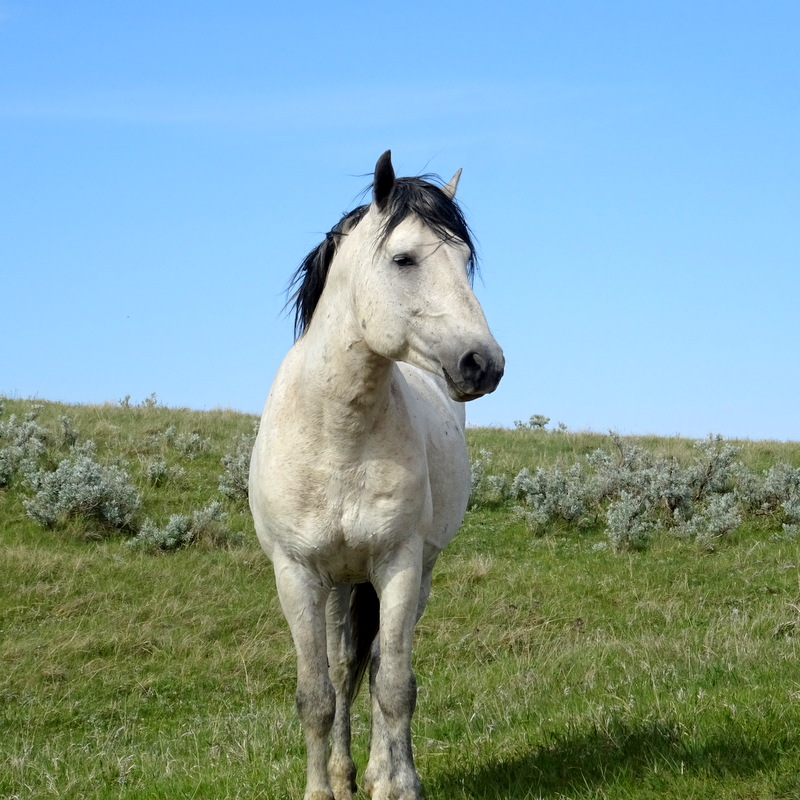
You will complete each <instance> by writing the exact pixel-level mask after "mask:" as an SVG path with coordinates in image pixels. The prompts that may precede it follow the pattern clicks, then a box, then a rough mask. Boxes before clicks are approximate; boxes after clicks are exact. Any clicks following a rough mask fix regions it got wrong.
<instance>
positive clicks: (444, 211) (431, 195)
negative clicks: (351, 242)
mask: <svg viewBox="0 0 800 800" xmlns="http://www.w3.org/2000/svg"><path fill="white" fill-rule="evenodd" d="M435 177H436V176H431V175H424V176H422V177H419V178H398V179H397V181H396V182H395V185H394V188H393V189H392V193H391V194H390V195H389V199H388V201H387V203H386V208H385V209H384V215H385V220H384V222H383V224H382V226H381V242H385V241H386V240H387V239H388V238H389V236H390V235H391V233H392V231H393V230H394V229H395V228H397V226H398V225H399V224H400V223H401V222H402V221H403V220H404V219H406V217H408V216H411V215H414V216H416V217H419V219H420V220H422V222H423V223H425V224H426V225H427V226H428V227H429V228H431V229H432V230H433V231H434V232H435V233H436V234H437V235H438V236H439V237H441V238H442V239H444V240H446V241H447V240H450V239H457V240H458V241H460V242H463V244H465V245H466V246H467V247H468V248H469V252H470V259H469V263H468V265H467V269H468V272H469V277H470V279H472V277H473V276H474V273H475V270H476V269H477V258H476V254H475V246H474V244H473V241H472V240H473V237H472V231H471V230H470V228H469V225H468V224H467V221H466V219H465V218H464V214H463V212H462V211H461V208H460V207H459V205H458V203H456V202H455V200H453V199H452V198H451V197H450V196H449V195H448V194H447V193H446V192H445V191H444V190H443V189H442V188H441V187H440V186H437V185H435V184H433V183H430V182H429V180H428V179H429V178H435Z"/></svg>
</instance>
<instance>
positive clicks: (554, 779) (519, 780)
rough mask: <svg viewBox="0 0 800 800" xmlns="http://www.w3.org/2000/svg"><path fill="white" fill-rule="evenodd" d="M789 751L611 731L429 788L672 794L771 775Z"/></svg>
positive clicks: (734, 737) (728, 737) (746, 739)
mask: <svg viewBox="0 0 800 800" xmlns="http://www.w3.org/2000/svg"><path fill="white" fill-rule="evenodd" d="M781 750H783V752H785V748H779V747H775V742H774V741H773V742H771V741H770V740H769V737H763V738H761V739H759V737H758V735H757V732H755V731H752V732H749V734H747V733H745V732H743V731H738V730H737V731H729V732H727V731H726V732H724V733H723V734H722V735H720V737H719V738H716V739H708V738H705V739H704V740H702V741H695V740H693V738H692V737H691V736H690V735H689V733H688V732H687V731H686V730H685V729H683V728H682V727H681V726H680V725H678V724H670V723H649V724H642V725H639V726H627V725H622V724H617V725H615V726H614V728H613V729H611V730H602V731H600V730H594V731H591V732H589V733H585V732H572V733H570V732H568V733H565V734H564V735H562V736H559V737H557V738H555V739H553V740H552V741H550V742H547V743H545V744H543V745H542V746H540V747H537V748H535V749H533V750H531V751H530V752H528V753H524V754H522V755H520V756H518V757H516V758H512V759H508V760H503V761H498V762H495V763H488V764H482V765H479V766H476V767H474V768H472V769H469V768H468V769H467V770H464V769H463V768H462V769H457V768H455V766H454V767H453V768H452V769H450V770H447V771H445V772H444V773H443V774H441V775H439V776H438V777H437V776H429V780H427V781H426V782H425V783H426V789H427V790H428V792H429V794H430V796H432V797H448V798H450V797H452V798H475V800H501V798H502V800H509V798H514V800H525V798H551V797H553V798H555V797H563V796H570V797H571V796H574V795H573V793H575V792H579V793H586V795H587V796H594V795H593V794H592V791H593V790H595V789H597V788H601V787H602V786H605V785H609V784H613V783H618V782H621V783H623V784H624V783H626V782H628V781H630V782H631V784H636V785H639V786H640V787H644V786H647V787H648V788H649V789H650V790H652V791H656V790H658V789H659V788H662V789H664V790H665V791H667V790H668V787H669V786H670V785H671V786H673V787H674V785H675V781H676V780H680V779H681V776H693V775H694V776H705V778H706V779H707V780H708V781H709V782H711V783H713V782H714V781H715V780H721V779H724V778H733V779H737V778H739V779H742V778H747V777H748V776H752V775H757V774H759V773H762V772H765V771H769V770H770V768H771V767H773V766H774V765H775V764H776V762H777V761H778V760H779V759H780V752H781ZM575 796H577V795H575ZM778 796H781V797H782V795H780V793H779V795H778ZM787 797H788V795H787Z"/></svg>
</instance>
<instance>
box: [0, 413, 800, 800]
mask: <svg viewBox="0 0 800 800" xmlns="http://www.w3.org/2000/svg"><path fill="white" fill-rule="evenodd" d="M40 405H41V408H33V406H34V404H32V403H30V402H28V401H14V400H5V401H3V411H2V413H0V425H1V426H2V427H0V452H2V455H0V479H1V482H2V485H0V548H1V549H0V552H2V562H1V565H0V566H1V567H2V568H1V569H0V664H2V672H1V673H0V797H2V798H9V800H10V798H48V797H53V798H56V797H58V798H72V797H74V798H136V799H137V800H141V799H142V798H145V799H149V798H175V797H192V798H198V799H201V798H283V797H287V798H288V797H301V796H302V791H303V785H304V775H303V769H304V756H303V742H302V736H301V733H300V729H299V724H298V722H297V718H296V714H295V711H294V701H293V693H294V652H293V649H292V646H291V641H290V637H289V633H288V629H287V627H286V625H285V623H284V621H283V617H282V615H281V612H280V608H279V606H278V602H277V599H276V596H275V590H274V582H273V578H272V573H271V568H270V565H269V562H268V561H267V559H266V558H265V557H264V556H263V555H262V554H261V552H260V550H259V549H258V546H257V543H256V542H255V536H254V533H253V530H252V523H251V521H250V519H249V515H248V513H247V510H246V500H245V499H244V497H243V496H242V495H241V494H237V491H236V487H237V485H238V481H239V479H240V476H239V473H238V471H237V470H239V468H240V466H241V464H240V463H239V462H240V461H241V459H240V458H238V456H237V444H240V443H242V442H246V441H247V438H248V436H249V435H251V434H252V430H253V426H254V423H255V422H256V420H255V418H253V417H250V416H246V415H241V414H236V413H233V412H228V411H213V412H192V411H186V410H176V409H168V408H163V407H160V406H158V404H157V403H155V401H154V400H152V401H150V402H148V403H145V404H144V405H143V406H127V405H119V406H101V407H90V406H63V405H59V404H55V403H43V404H40ZM26 415H27V417H28V419H27V421H26ZM25 425H27V426H28V427H27V428H24V426H25ZM23 428H24V430H23ZM37 429H38V430H37ZM88 441H92V442H93V443H94V447H93V448H91V447H88V446H87V445H86V443H87V442H88ZM469 443H470V449H471V453H472V455H473V459H474V461H475V463H476V464H478V463H480V464H482V465H483V472H482V473H481V474H477V472H478V471H476V475H475V482H476V493H475V497H474V504H473V508H472V509H471V510H470V511H469V513H468V515H467V519H466V521H465V524H464V526H463V528H462V530H461V532H460V533H459V535H458V536H457V537H456V539H455V541H454V542H453V544H452V545H451V546H450V547H449V548H448V550H446V551H445V553H444V555H443V556H442V558H441V560H440V564H439V567H438V570H437V573H436V576H435V582H434V589H433V594H432V599H431V603H430V605H429V607H428V610H427V611H426V614H425V616H424V617H423V619H422V620H421V622H420V624H419V626H418V635H417V641H416V648H415V654H414V658H415V670H416V672H417V678H418V682H419V686H420V689H419V701H418V705H417V712H416V715H415V719H414V726H413V734H414V743H415V748H416V757H417V766H418V769H419V772H420V774H421V777H422V780H423V784H424V786H425V790H426V796H427V797H428V798H429V800H437V799H438V798H441V799H442V800H444V798H447V800H454V799H455V800H458V799H459V798H479V799H480V800H484V799H485V800H489V799H490V798H491V799H492V800H495V799H496V800H501V798H502V799H503V800H505V799H506V798H520V799H522V798H531V799H532V798H581V799H583V798H586V799H587V800H588V799H589V798H604V799H607V800H623V799H624V800H628V799H630V800H633V798H636V800H643V799H647V798H653V799H655V798H659V799H660V798H663V797H670V798H678V800H680V799H681V798H686V800H688V799H689V798H692V800H697V799H698V798H709V800H711V798H714V800H734V799H735V800H767V799H769V800H792V799H795V800H796V798H800V768H799V766H800V734H799V733H798V732H799V731H800V666H799V665H798V650H799V649H800V648H798V641H800V572H799V571H798V564H800V536H798V535H797V525H796V524H795V523H794V521H793V520H794V518H793V517H792V513H793V508H794V506H792V505H791V503H792V502H793V500H792V498H793V497H794V495H787V496H786V497H784V496H782V495H777V494H775V493H774V492H773V495H770V494H769V492H770V491H772V489H770V486H772V484H770V483H769V480H770V477H769V476H773V477H774V480H773V484H774V483H775V482H776V481H777V479H778V478H779V477H781V476H783V477H782V480H783V484H781V485H782V486H783V487H784V490H785V491H793V490H791V485H792V484H791V481H792V480H793V479H794V478H793V476H795V475H796V473H795V472H793V470H798V468H800V444H798V443H783V444H779V443H774V442H743V443H733V444H735V445H736V446H737V447H738V449H737V450H736V453H735V457H734V456H731V459H730V460H729V461H727V462H726V461H725V459H726V458H728V456H725V455H723V454H724V452H725V447H727V446H728V445H729V444H731V443H720V442H716V441H710V442H709V443H707V447H706V448H705V449H703V448H702V447H701V448H700V449H698V448H697V446H696V445H694V444H693V443H692V442H689V441H686V440H681V439H652V438H649V439H638V440H631V439H616V440H615V439H614V438H613V437H609V436H601V435H598V434H584V433H569V432H550V431H541V430H531V429H520V430H494V429H492V430H489V429H475V430H470V431H469ZM76 448H77V449H76ZM240 449H241V448H240ZM598 450H602V451H604V452H606V453H608V454H609V459H608V460H603V459H598V457H594V456H592V454H593V453H597V452H598ZM715 454H716V455H715ZM587 456H588V457H590V459H592V458H593V459H594V461H592V463H593V464H594V465H595V466H593V467H591V468H588V467H584V466H580V469H581V470H584V471H581V472H574V471H573V472H570V469H571V468H573V466H574V465H585V464H587V463H589V462H588V461H587ZM3 459H5V460H3ZM223 459H225V463H223ZM237 459H238V460H237ZM626 459H627V462H626ZM703 459H705V460H703ZM715 459H716V460H715ZM626 463H629V465H630V470H629V471H628V472H626V473H623V471H622V469H621V468H622V466H624V465H625V464H626ZM62 464H65V466H64V467H61V466H60V465H62ZM779 464H783V465H784V468H783V471H781V470H778V469H777V465H779ZM4 465H5V466H4ZM597 465H599V466H597ZM648 465H649V466H648ZM704 465H705V466H708V465H711V467H709V469H712V467H713V469H714V470H716V472H714V473H713V475H714V476H716V477H715V478H714V479H715V480H716V479H719V480H718V482H717V484H716V485H717V489H715V490H714V491H712V492H711V493H710V494H709V495H708V496H706V495H704V494H703V493H704V492H706V489H705V488H704V487H703V486H701V485H699V484H698V483H697V481H701V480H702V478H698V476H699V475H701V473H702V469H701V468H704ZM737 465H738V466H737ZM95 468H96V469H95ZM59 469H61V470H62V473H63V475H65V476H66V478H67V479H70V480H71V479H73V478H74V479H75V480H74V481H73V484H79V483H80V480H79V479H80V478H81V476H83V483H84V484H92V485H93V486H95V485H96V486H99V487H100V489H102V488H103V487H104V486H106V485H110V486H112V487H116V488H117V489H118V490H119V491H120V492H122V488H121V487H122V486H123V485H124V486H126V487H132V490H133V491H134V492H135V494H136V497H135V498H133V499H132V496H130V495H128V496H127V497H128V500H127V501H125V502H128V505H127V506H125V505H124V503H123V500H121V499H119V498H117V500H118V501H119V502H118V503H117V505H116V506H114V508H112V509H111V511H108V513H107V516H103V514H101V513H99V512H98V511H97V505H95V506H92V505H91V503H87V504H85V505H84V506H82V507H80V509H79V510H78V511H75V512H73V511H71V510H70V509H71V508H73V506H70V504H69V503H68V502H67V501H66V499H65V498H66V496H67V494H68V491H67V489H69V491H77V490H75V487H74V485H73V484H69V483H68V482H67V483H63V484H60V485H59V486H60V487H61V489H60V494H59V493H58V492H56V490H55V488H54V486H55V483H54V480H55V479H53V478H50V477H48V476H50V475H54V474H55V473H56V472H57V471H58V470H59ZM523 469H526V470H528V473H529V475H530V476H531V480H534V479H536V480H539V483H538V484H536V485H537V486H545V487H549V488H547V492H549V493H550V494H549V496H548V497H547V498H545V499H546V500H547V502H548V503H550V505H546V504H544V505H543V500H542V498H543V497H544V495H538V494H536V492H534V491H533V490H530V491H529V492H528V493H527V494H526V492H525V490H524V487H523V490H520V488H519V487H520V486H521V485H522V483H521V482H520V481H516V485H517V488H516V489H514V490H512V485H513V484H515V478H518V476H519V473H520V471H521V470H523ZM576 469H577V468H576ZM665 469H666V470H667V472H668V473H669V475H670V476H672V477H671V478H670V480H672V479H673V478H674V479H675V480H673V482H672V483H669V486H674V485H680V486H683V487H684V488H685V489H686V491H687V492H690V493H691V494H692V498H694V494H697V497H696V498H694V499H693V502H695V500H696V503H697V506H696V507H694V506H692V507H691V508H689V506H686V507H685V508H684V507H683V506H681V508H684V512H683V513H684V515H686V514H690V515H692V514H693V515H694V516H693V517H692V519H694V523H693V525H690V524H686V525H684V524H683V522H681V521H680V520H679V519H678V521H677V522H676V521H675V520H676V519H677V517H676V518H675V519H673V518H672V517H670V516H669V513H671V512H672V511H673V510H674V509H673V508H672V507H671V506H670V505H669V502H667V500H669V498H667V500H664V503H662V502H661V501H662V500H663V498H660V496H659V498H660V499H657V500H656V501H654V502H653V504H652V505H647V504H646V503H648V502H650V501H649V500H646V502H645V501H644V500H643V501H642V502H644V503H645V505H643V506H642V508H644V509H645V511H646V514H644V516H642V517H641V519H645V518H646V520H647V522H648V525H651V523H652V525H651V527H649V528H648V536H647V538H646V546H631V545H632V544H634V542H633V540H631V541H626V540H624V539H622V540H616V539H612V538H610V537H609V525H608V524H607V518H611V519H612V522H613V521H614V520H615V519H616V517H613V515H611V517H609V515H608V509H609V507H611V508H614V507H615V506H614V504H615V503H616V504H617V507H619V508H621V507H623V506H624V504H625V502H627V501H628V500H630V499H631V498H632V497H635V496H636V486H637V485H638V484H636V483H635V481H634V480H633V479H632V478H631V477H630V476H631V475H635V476H640V475H641V476H645V477H642V479H641V485H642V486H647V487H649V488H648V489H647V491H651V489H652V487H653V486H654V485H656V484H657V485H659V486H660V485H661V483H659V481H660V480H661V478H658V476H660V475H662V474H666V473H664V470H665ZM81 470H82V471H81ZM93 470H95V471H93ZM537 470H538V471H537ZM604 470H605V471H604ZM612 470H613V475H615V476H616V477H617V478H619V479H620V480H623V481H627V482H626V483H624V486H623V489H621V490H620V492H619V493H618V495H613V496H612V495H611V494H604V495H600V494H597V493H595V494H594V495H592V494H590V493H587V492H583V494H581V502H582V503H583V507H582V510H581V514H580V515H577V516H575V517H574V518H571V519H570V518H568V517H569V515H568V514H566V512H565V511H564V509H563V508H561V506H559V502H560V499H563V498H566V497H572V496H573V495H571V494H569V493H570V492H573V493H574V492H575V491H578V489H580V487H576V486H574V485H570V484H569V480H576V479H579V480H580V481H582V482H583V484H585V486H588V485H590V484H591V485H592V486H593V487H595V489H596V484H597V480H598V476H600V477H601V478H603V479H604V480H605V479H606V478H608V476H609V475H611V474H612ZM725 470H728V471H727V472H725ZM709 474H711V473H709ZM570 476H572V478H570ZM576 476H577V478H576ZM654 476H655V477H654ZM720 476H721V477H720ZM657 478H658V479H657ZM561 479H563V480H561ZM638 479H639V478H638V477H637V480H638ZM756 479H757V480H756ZM115 481H116V483H115ZM559 481H561V482H559ZM648 481H649V483H648ZM692 481H695V482H694V483H693V482H692ZM104 482H105V483H104ZM221 482H222V486H223V489H224V491H222V490H221V489H220V483H221ZM711 482H712V483H713V481H711ZM723 484H725V486H723ZM604 485H606V484H604ZM664 485H667V484H664ZM556 486H558V487H561V488H559V489H558V490H556V489H553V487H556ZM65 487H67V488H65ZM786 487H789V488H786ZM37 491H38V492H39V493H40V499H39V501H38V502H39V505H38V506H37V505H36V497H37ZM515 491H516V494H514V492H515ZM643 491H644V490H643ZM709 491H710V490H709ZM48 492H49V494H48ZM558 492H561V493H562V494H561V495H558ZM623 492H624V493H625V494H624V495H623V494H622V493H623ZM101 494H102V493H101ZM727 494H729V495H730V496H731V497H733V498H735V502H736V507H735V509H736V512H737V513H738V514H739V517H737V520H738V524H737V525H736V526H735V527H734V528H729V529H725V530H722V529H720V532H718V533H715V534H714V535H713V536H712V535H705V534H704V533H703V532H702V531H700V530H699V524H700V523H701V522H702V521H703V520H709V521H710V522H709V524H711V523H712V522H713V521H714V519H716V518H715V517H713V515H711V512H709V511H708V509H709V508H711V507H712V506H713V503H715V502H716V500H717V499H718V498H719V497H721V496H726V495H727ZM99 496H100V495H93V497H95V499H96V498H97V497H99ZM687 496H688V495H687ZM81 497H83V498H84V499H85V496H84V495H80V496H79V497H78V499H80V498H81ZM103 497H105V500H104V501H103V502H106V503H107V505H108V503H110V501H109V500H108V497H107V496H106V495H103ZM120 497H123V495H122V494H120ZM642 497H645V499H646V497H649V495H647V496H646V495H645V494H642ZM598 498H599V499H598ZM620 498H622V499H620ZM625 498H627V500H626V499H625ZM26 501H27V503H28V505H27V506H26V504H25V503H26ZM31 501H34V502H33V505H31ZM551 501H552V502H551ZM76 502H77V501H76ZM98 502H99V501H98ZM214 502H216V503H217V504H218V505H216V506H215V509H216V511H215V513H214V514H213V515H211V516H213V519H211V522H210V523H209V522H208V519H210V518H211V517H208V519H206V523H207V524H204V525H201V524H200V523H199V522H198V521H197V519H198V518H197V512H198V511H200V510H202V509H207V508H208V507H209V505H210V504H211V503H214ZM670 502H671V501H670ZM47 503H50V506H48V505H47ZM58 503H60V505H58ZM593 504H594V505H593ZM55 505H58V507H57V508H55V507H54V506H55ZM562 505H564V504H563V503H562ZM701 506H702V508H701ZM51 507H52V508H53V509H54V510H53V512H52V514H50V513H49V512H50V510H51ZM545 507H546V509H551V510H552V509H555V511H553V516H552V519H551V518H546V517H545V516H543V514H544V511H543V509H545ZM75 508H78V506H75ZM559 508H561V510H560V511H559V510H558V509H559ZM675 508H677V505H676V506H675ZM686 508H688V509H689V510H688V511H686ZM31 509H33V510H34V511H37V509H38V512H39V517H40V521H37V520H36V519H35V518H34V517H32V516H31V514H30V513H29V511H30V510H31ZM520 509H521V510H520ZM668 512H669V513H668ZM707 512H708V513H707ZM548 513H549V512H548ZM703 514H706V516H703ZM193 515H194V516H193ZM647 515H649V516H647ZM207 516H208V515H207ZM109 517H110V518H111V519H109ZM175 518H180V519H177V521H176V519H175ZM42 519H44V520H46V521H47V524H45V525H43V524H42V522H41V520H42ZM181 519H182V520H183V522H184V523H185V525H184V526H183V527H181V525H180V524H179V523H180V522H181ZM112 520H116V522H115V523H112ZM171 520H172V522H171ZM542 520H545V524H542ZM685 521H686V520H684V522H685ZM698 521H699V522H698ZM628 522H630V520H628ZM688 523H691V519H688ZM171 524H172V528H170V525H171ZM615 524H616V523H615ZM631 524H633V523H631ZM173 529H174V530H178V531H179V532H180V531H183V533H184V534H186V536H185V540H184V542H185V543H190V544H188V546H177V545H180V544H181V542H180V541H177V545H176V541H173V540H171V539H170V538H169V536H168V535H167V533H168V531H170V530H173ZM148 530H149V531H150V533H151V534H152V535H151V536H150V537H149V538H147V537H142V532H143V531H145V532H147V531H148ZM153 531H156V533H157V534H158V535H156V534H153ZM239 533H241V534H242V536H237V534H239ZM137 539H138V540H139V545H141V546H139V545H136V546H131V545H130V543H131V542H136V541H137ZM637 541H638V540H637ZM642 541H644V540H642ZM173 546H176V549H174V551H172V550H171V549H170V548H171V547H173ZM353 727H354V740H355V752H356V761H357V763H358V765H359V768H360V769H363V767H364V766H365V763H366V747H367V736H368V707H367V703H366V700H365V697H364V696H363V695H362V697H360V698H359V700H358V701H357V704H356V708H355V721H354V726H353Z"/></svg>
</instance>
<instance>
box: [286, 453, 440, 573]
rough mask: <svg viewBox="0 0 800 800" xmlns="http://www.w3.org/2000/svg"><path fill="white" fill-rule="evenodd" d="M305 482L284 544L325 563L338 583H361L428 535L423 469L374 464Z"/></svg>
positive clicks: (304, 556) (335, 471) (341, 469)
mask: <svg viewBox="0 0 800 800" xmlns="http://www.w3.org/2000/svg"><path fill="white" fill-rule="evenodd" d="M307 478H308V480H307V481H306V486H307V489H308V490H307V492H306V493H304V494H303V495H302V498H303V499H302V502H300V503H298V505H297V506H296V507H295V509H294V514H293V516H294V519H293V520H292V521H291V524H290V526H289V527H290V528H291V534H290V536H291V541H287V542H286V544H287V545H288V546H289V547H290V548H291V550H293V551H294V555H295V556H296V557H300V558H302V559H303V560H306V561H311V562H314V561H318V562H319V563H324V564H325V570H326V571H327V572H329V573H330V574H332V575H333V576H334V577H335V579H336V580H356V579H360V578H361V577H362V576H363V575H365V574H367V573H368V572H369V569H370V566H371V564H373V563H374V562H375V561H376V560H380V559H381V558H382V557H383V556H384V555H385V554H386V553H387V551H390V550H392V549H394V548H395V547H397V546H400V545H401V544H402V543H403V542H406V541H408V540H409V539H413V538H414V537H421V538H422V539H423V540H424V539H425V538H426V536H427V534H428V528H429V526H430V519H431V497H430V487H429V485H428V481H427V473H426V471H425V470H424V467H423V468H420V469H417V470H415V469H412V468H410V466H409V465H408V464H406V465H404V466H400V465H398V464H397V463H396V462H392V461H391V460H386V459H374V460H370V461H366V462H364V463H361V464H358V465H356V466H349V467H341V466H340V467H338V468H334V469H332V470H331V471H330V473H329V474H327V475H323V474H320V473H319V472H317V473H316V474H314V475H309V476H307ZM287 522H289V520H287Z"/></svg>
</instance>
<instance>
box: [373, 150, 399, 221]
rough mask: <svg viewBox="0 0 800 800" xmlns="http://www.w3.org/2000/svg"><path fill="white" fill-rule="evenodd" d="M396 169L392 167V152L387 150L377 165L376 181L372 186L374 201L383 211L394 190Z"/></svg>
mask: <svg viewBox="0 0 800 800" xmlns="http://www.w3.org/2000/svg"><path fill="white" fill-rule="evenodd" d="M394 182H395V177H394V167H393V166H392V151H391V150H387V151H386V152H385V153H384V154H383V155H382V156H381V157H380V158H379V159H378V163H377V164H376V165H375V180H374V182H373V184H372V199H373V201H374V203H375V205H376V206H377V207H378V208H379V209H380V210H381V211H383V209H384V208H386V203H387V202H388V200H389V195H390V194H391V193H392V189H394Z"/></svg>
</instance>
